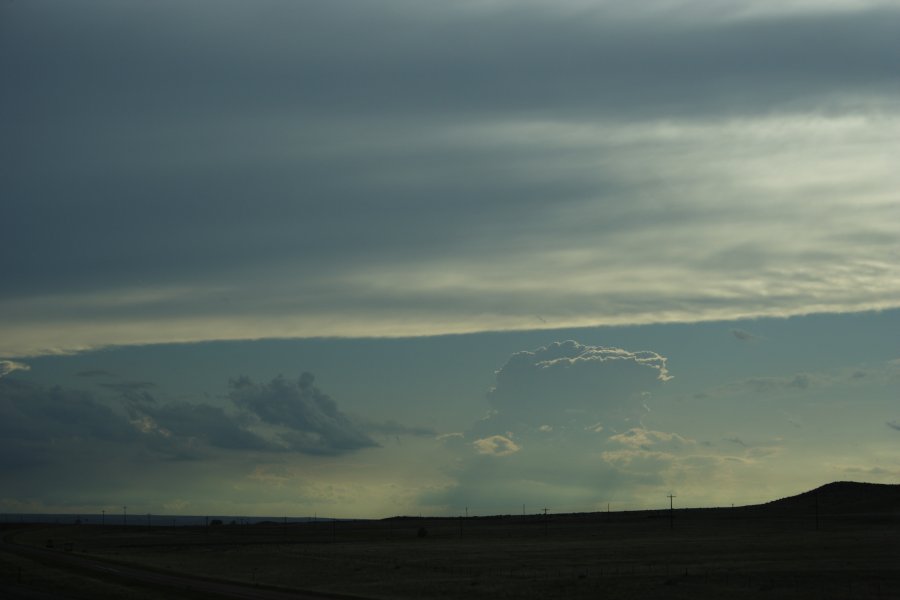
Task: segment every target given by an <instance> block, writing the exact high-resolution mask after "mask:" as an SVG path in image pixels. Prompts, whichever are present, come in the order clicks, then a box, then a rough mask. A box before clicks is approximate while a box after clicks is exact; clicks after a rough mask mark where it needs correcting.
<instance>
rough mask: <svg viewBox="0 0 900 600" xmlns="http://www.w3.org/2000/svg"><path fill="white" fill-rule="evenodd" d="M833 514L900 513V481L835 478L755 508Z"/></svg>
mask: <svg viewBox="0 0 900 600" xmlns="http://www.w3.org/2000/svg"><path fill="white" fill-rule="evenodd" d="M817 504H818V509H819V511H821V512H823V513H831V514H862V513H881V514H885V513H887V514H900V485H896V484H883V483H860V482H856V481H835V482H833V483H828V484H826V485H823V486H821V487H818V488H816V489H814V490H810V491H808V492H803V493H802V494H798V495H796V496H789V497H787V498H781V499H779V500H773V501H771V502H767V503H765V504H759V505H757V506H755V507H753V508H755V509H769V510H785V511H791V510H801V511H808V510H810V509H811V508H812V509H815V507H816V505H817Z"/></svg>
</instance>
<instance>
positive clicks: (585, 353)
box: [488, 340, 671, 428]
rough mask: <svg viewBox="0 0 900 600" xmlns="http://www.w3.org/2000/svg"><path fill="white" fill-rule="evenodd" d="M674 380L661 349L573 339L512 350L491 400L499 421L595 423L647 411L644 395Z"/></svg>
mask: <svg viewBox="0 0 900 600" xmlns="http://www.w3.org/2000/svg"><path fill="white" fill-rule="evenodd" d="M669 379H671V376H670V375H669V371H668V369H667V367H666V359H665V357H663V356H660V355H659V354H657V353H656V352H651V351H642V352H631V351H628V350H623V349H621V348H611V347H604V346H586V345H582V344H579V343H578V342H575V341H572V340H569V341H565V342H554V343H552V344H550V345H549V346H545V347H541V348H538V349H537V350H534V351H523V352H517V353H515V354H513V355H512V356H511V357H510V358H509V360H508V361H507V362H506V364H505V365H504V366H503V367H502V368H501V369H500V370H498V371H497V372H496V385H495V386H494V387H493V389H491V390H490V392H489V393H488V401H489V402H490V403H491V405H492V406H494V407H495V408H496V410H497V415H495V416H494V417H493V418H492V420H493V421H494V422H499V421H504V420H506V421H509V420H512V421H516V420H518V421H522V422H527V423H531V424H532V425H534V426H541V425H553V424H559V423H562V422H566V421H571V420H573V419H575V420H579V421H586V422H585V423H584V424H583V425H582V427H586V426H588V425H592V424H593V426H594V427H595V428H596V426H598V425H601V424H602V419H600V418H599V417H600V416H603V417H605V418H611V417H613V416H614V415H615V416H617V417H626V415H627V413H629V411H632V410H643V408H642V406H641V401H642V396H641V394H642V393H643V392H645V391H648V390H651V389H654V388H656V387H658V386H659V385H661V384H662V383H664V382H666V381H668V380H669ZM598 421H600V422H598Z"/></svg>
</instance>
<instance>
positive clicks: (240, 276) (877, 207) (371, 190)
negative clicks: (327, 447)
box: [0, 0, 900, 356]
mask: <svg viewBox="0 0 900 600" xmlns="http://www.w3.org/2000/svg"><path fill="white" fill-rule="evenodd" d="M264 4H265V7H266V8H265V9H264V10H263V9H259V10H258V9H253V10H251V9H249V8H248V7H247V6H246V5H244V4H243V3H239V2H230V1H225V2H203V1H201V2H192V3H190V4H184V3H180V4H179V3H144V4H142V5H141V6H139V7H136V6H128V7H125V6H124V5H120V4H118V3H113V2H105V1H101V0H88V1H85V2H79V3H78V4H77V6H76V5H69V4H64V5H60V4H55V3H44V2H28V3H24V2H23V3H7V4H5V5H3V6H2V7H0V11H2V20H3V22H4V23H5V24H7V27H5V29H4V35H3V36H0V67H2V68H3V70H4V73H6V77H7V86H6V88H7V90H6V91H7V93H5V94H4V95H3V97H2V98H0V115H3V117H2V118H3V120H4V123H5V124H6V125H7V130H6V132H7V134H6V135H4V136H3V140H2V141H0V157H2V158H3V160H4V164H7V165H9V166H10V169H9V173H10V175H9V177H6V178H4V179H3V182H2V184H0V185H2V186H3V189H2V195H3V197H4V199H6V200H7V201H6V202H5V204H4V218H3V219H2V221H0V251H2V252H3V254H4V255H8V256H16V257H17V260H16V261H12V262H10V263H8V264H7V265H5V266H4V277H3V278H2V279H0V327H2V329H3V331H4V336H3V339H2V340H0V354H2V355H4V356H25V355H38V354H47V353H52V352H58V351H61V350H62V351H72V350H78V349H84V348H90V347H96V346H103V345H108V344H130V343H150V342H171V341H196V340H209V339H226V338H233V339H258V338H261V337H291V336H333V335H338V336H360V335H362V336H369V335H374V336H403V335H427V334H436V333H447V332H473V331H485V330H502V329H530V328H534V327H546V328H551V327H552V328H556V327H569V326H584V325H595V324H623V323H659V322H673V321H691V322H692V321H703V320H714V319H734V318H738V317H748V316H765V315H770V316H786V315H794V314H808V313H812V312H823V311H834V312H846V311H858V310H866V309H880V308H888V307H894V306H897V298H898V297H900V284H898V283H897V282H898V281H900V267H898V266H897V265H900V243H898V241H897V236H896V235H895V232H896V231H897V229H898V227H900V214H898V212H897V210H896V202H894V201H893V197H894V195H893V194H894V192H893V190H895V189H897V187H898V185H900V178H898V175H897V172H896V169H895V168H894V167H895V160H894V157H895V156H896V154H897V141H896V140H897V139H900V110H898V104H897V102H896V98H897V92H898V91H900V89H898V86H900V83H898V80H897V78H896V73H897V72H898V69H900V63H898V60H900V59H898V55H897V53H896V52H895V51H894V50H895V40H896V31H897V29H898V26H900V11H898V10H897V7H896V3H892V2H865V3H852V4H851V3H848V2H824V1H823V2H802V1H797V2H754V3H752V6H751V5H750V3H721V2H711V1H709V2H707V1H701V0H695V1H686V2H675V3H673V2H668V1H665V2H664V1H659V2H655V1H654V2H641V3H640V4H639V5H635V4H633V3H632V4H628V5H626V4H623V3H614V2H590V3H588V2H581V1H580V0H569V1H566V2H559V3H553V4H552V5H548V4H547V3H541V2H524V3H523V2H514V3H510V2H505V1H504V2H494V1H490V2H477V1H471V2H469V1H467V2H453V3H415V2H408V1H405V0H380V1H377V2H354V3H353V4H352V6H353V9H352V10H347V8H346V6H343V5H340V6H339V5H338V4H335V3H330V2H310V3H303V4H302V5H301V4H297V3H293V2H280V1H270V2H265V3H264ZM160 31H164V32H165V33H166V44H164V45H160V43H159V39H160V38H159V35H158V33H159V32H160ZM259 40H265V43H260V42H259ZM110 48H115V49H116V51H114V52H112V51H110ZM36 72H39V73H41V74H42V76H41V78H39V79H38V80H35V79H34V78H33V76H32V74H33V73H36ZM98 181H102V182H103V185H102V186H101V185H98V184H97V182H98ZM123 206H127V207H128V210H127V211H123V209H122V207H123ZM48 215H50V216H49V217H48ZM213 216H214V218H213ZM812 223H814V224H815V226H810V224H812ZM161 239H165V240H166V242H165V243H164V244H163V243H160V240H161ZM536 315H540V317H539V318H537V317H536Z"/></svg>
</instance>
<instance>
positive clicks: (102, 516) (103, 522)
mask: <svg viewBox="0 0 900 600" xmlns="http://www.w3.org/2000/svg"><path fill="white" fill-rule="evenodd" d="M104 525H106V511H105V510H101V511H100V526H101V527H103V526H104Z"/></svg>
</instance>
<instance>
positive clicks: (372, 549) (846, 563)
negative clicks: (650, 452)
mask: <svg viewBox="0 0 900 600" xmlns="http://www.w3.org/2000/svg"><path fill="white" fill-rule="evenodd" d="M859 486H862V487H859ZM898 489H900V486H879V487H877V488H869V487H865V486H864V485H863V484H830V485H829V486H824V487H823V488H820V489H819V490H816V491H814V492H808V493H807V494H803V495H801V496H796V497H793V498H789V499H785V500H783V501H779V502H773V503H770V504H768V505H760V506H751V507H738V508H713V509H683V510H676V511H674V512H670V511H668V510H659V511H634V512H618V513H615V512H614V513H579V514H566V515H554V514H550V515H547V516H544V515H505V516H492V517H471V518H467V519H462V518H432V519H429V518H407V517H404V518H392V519H385V520H368V521H335V522H323V521H318V522H310V523H294V524H286V525H285V524H281V523H278V522H269V523H261V524H257V525H241V524H227V523H226V524H222V525H217V526H210V527H141V526H138V525H132V526H129V527H121V526H106V527H101V526H97V525H60V526H52V527H48V526H40V527H39V526H33V527H29V528H26V529H23V530H20V531H18V532H15V533H14V534H13V535H12V536H11V537H13V538H14V541H16V542H18V543H22V544H28V545H31V546H38V547H45V546H47V545H48V543H49V542H50V541H51V540H52V545H53V547H54V548H55V549H58V550H59V552H61V553H69V554H72V555H80V556H88V557H96V558H100V559H103V560H105V561H110V563H111V564H116V563H118V564H128V565H137V566H140V567H144V568H147V569H150V570H153V571H157V572H161V573H181V574H186V575H189V576H191V577H196V578H200V579H204V578H205V579H209V580H217V581H232V582H237V583H240V584H245V585H247V586H249V587H253V588H254V589H260V590H264V589H268V590H294V591H299V590H304V591H307V592H311V593H312V594H313V595H316V594H321V595H329V594H331V595H335V594H336V595H346V596H355V597H364V598H383V599H407V598H409V599H412V598H498V597H499V598H523V599H528V598H606V597H610V598H613V597H615V598H675V599H692V600H696V599H702V598H722V597H729V598H732V599H740V598H760V597H765V598H800V599H803V598H828V599H830V598H900V503H898V502H897V500H898ZM148 593H149V592H148ZM161 593H162V592H161ZM165 596H166V595H165V594H164V593H163V596H161V597H165ZM72 597H77V596H72ZM94 597H102V596H101V595H95V596H94ZM110 597H116V596H115V595H113V596H110Z"/></svg>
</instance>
